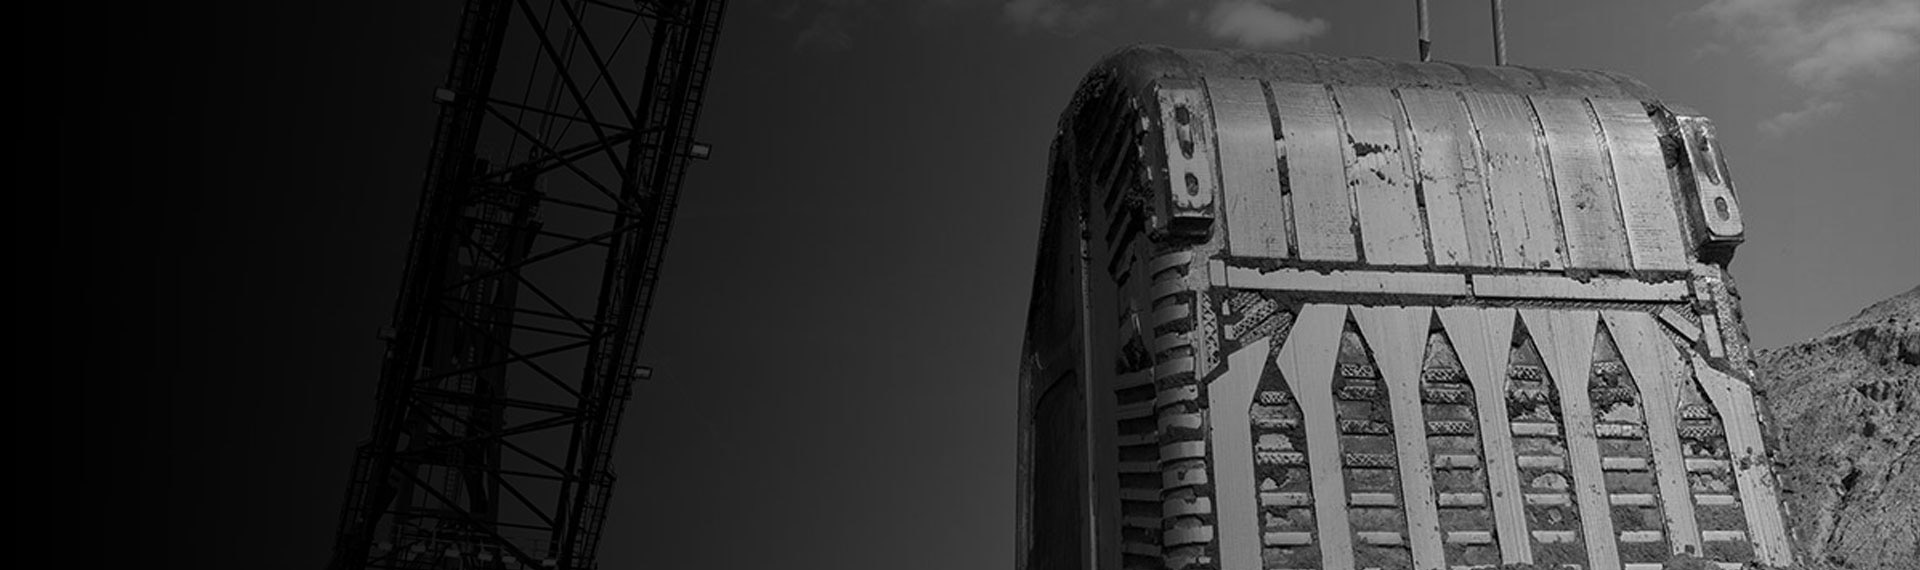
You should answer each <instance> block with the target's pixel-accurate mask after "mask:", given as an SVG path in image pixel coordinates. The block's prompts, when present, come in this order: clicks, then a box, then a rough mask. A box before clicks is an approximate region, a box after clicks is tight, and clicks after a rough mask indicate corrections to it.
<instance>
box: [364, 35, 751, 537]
mask: <svg viewBox="0 0 1920 570" xmlns="http://www.w3.org/2000/svg"><path fill="white" fill-rule="evenodd" d="M724 4H725V2H724V0H679V1H673V0H658V1H651V2H649V1H635V0H468V1H467V2H466V3H465V6H464V9H463V11H462V13H461V17H460V25H459V31H458V35H457V38H456V40H455V45H454V50H453V54H452V57H451V58H450V59H451V69H450V70H449V72H448V74H447V78H446V82H445V83H444V84H443V87H442V88H440V89H438V90H437V91H436V92H435V94H434V96H435V100H436V101H437V102H438V103H439V104H440V111H439V121H438V125H437V128H436V132H435V135H434V141H433V151H432V153H431V156H430V158H429V162H428V166H427V173H426V180H425V184H424V187H423V188H422V190H421V198H420V206H419V210H418V213H417V215H416V216H417V217H416V218H415V224H414V231H413V236H412V246H411V248H410V250H409V252H408V255H407V262H406V268H405V272H404V276H403V278H402V279H403V280H402V283H401V291H400V296H399V300H398V303H397V305H396V308H395V311H394V321H393V323H394V324H393V326H392V328H391V329H390V330H389V331H388V334H387V335H386V336H387V340H388V343H389V344H388V349H387V353H386V356H385V360H384V363H383V366H382V369H381V376H380V384H379V391H378V395H377V403H376V409H375V414H376V417H375V420H374V426H373V432H372V436H371V437H370V438H369V439H368V441H366V442H365V443H364V444H363V445H362V446H361V448H360V449H359V451H358V454H357V457H356V460H355V464H354V468H353V474H352V483H351V485H350V487H349V489H348V492H347V497H346V502H345V506H344V507H343V509H342V512H341V517H340V528H339V535H338V538H337V542H336V543H335V547H334V557H333V560H332V562H331V564H330V565H329V568H333V569H340V570H345V569H360V568H409V569H412V568H461V569H469V568H485V569H503V570H504V569H513V568H558V569H576V568H593V567H594V554H595V551H596V548H597V546H598V542H599V535H600V530H601V526H602V524H603V523H604V521H605V519H606V508H607V503H608V499H609V493H610V492H611V490H612V488H613V482H614V475H613V472H612V469H611V461H610V459H611V457H610V453H611V451H612V448H613V442H614V436H615V433H616V431H617V428H618V425H619V420H620V414H621V411H622V409H623V407H624V403H625V401H626V400H627V398H628V396H629V393H630V386H631V383H632V381H633V380H634V379H635V378H636V377H637V376H641V375H643V374H644V369H642V368H640V367H638V366H637V365H636V363H635V360H636V357H637V354H638V348H639V345H640V341H641V337H642V332H643V325H644V323H645V322H646V317H647V312H648V308H649V305H650V302H651V298H652V294H653V287H654V283H655V281H656V278H657V276H658V271H659V267H660V261H661V257H662V253H663V252H664V249H665V246H666V237H667V232H668V227H669V224H670V223H671V221H672V218H673V210H674V204H675V202H676V199H677V195H678V193H679V190H680V185H681V179H682V177H683V176H684V175H685V172H686V168H687V163H688V161H689V160H690V159H692V158H695V157H697V156H704V154H705V151H704V149H703V148H696V147H697V145H695V143H694V142H693V132H694V122H695V121H694V119H695V117H696V116H697V114H698V110H699V107H700V100H701V96H702V93H703V91H704V89H705V85H706V80H707V74H708V70H709V69H710V68H711V63H712V59H713V50H714V40H715V36H716V34H717V33H718V31H719V23H720V19H721V14H722V12H723V10H724Z"/></svg>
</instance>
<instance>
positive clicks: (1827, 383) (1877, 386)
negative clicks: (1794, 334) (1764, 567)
mask: <svg viewBox="0 0 1920 570" xmlns="http://www.w3.org/2000/svg"><path fill="white" fill-rule="evenodd" d="M1756 360H1757V361H1758V364H1759V382H1760V386H1761V388H1762V389H1763V390H1765V392H1766V394H1765V396H1766V399H1767V403H1768V406H1769V408H1770V409H1771V411H1772V414H1773V421H1774V422H1775V423H1776V424H1777V426H1778V427H1779V429H1778V434H1779V442H1778V443H1779V445H1780V448H1781V453H1780V454H1779V457H1778V459H1779V460H1780V461H1781V463H1782V465H1781V468H1782V469H1781V472H1780V483H1781V486H1782V488H1783V491H1784V495H1783V498H1784V499H1785V501H1786V506H1787V509H1788V521H1789V523H1790V524H1791V525H1792V530H1793V534H1794V540H1795V551H1794V554H1795V557H1796V558H1797V559H1799V560H1800V561H1801V565H1802V567H1804V568H1831V569H1872V570H1881V569H1885V570H1913V569H1916V568H1920V287H1915V288H1914V289H1912V290H1909V291H1907V292H1906V293H1902V294H1900V295H1898V296H1895V297H1893V298H1891V299H1887V300H1885V301H1881V302H1880V303H1878V304H1875V305H1873V306H1872V307H1868V308H1867V309H1866V310H1864V311H1861V312H1860V314H1859V315H1857V316H1855V317H1854V318H1852V319H1849V320H1848V321H1846V322H1844V323H1840V324H1839V325H1837V326H1835V327H1833V328H1832V329H1830V330H1828V331H1827V332H1826V334H1823V335H1821V336H1819V337H1817V338H1814V339H1810V340H1807V341H1805V342H1801V343H1798V344H1794V345H1790V346H1786V347H1782V348H1779V349H1775V350H1768V351H1762V352H1760V353H1759V354H1758V355H1757V357H1756Z"/></svg>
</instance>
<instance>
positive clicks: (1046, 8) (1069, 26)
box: [1000, 0, 1108, 36]
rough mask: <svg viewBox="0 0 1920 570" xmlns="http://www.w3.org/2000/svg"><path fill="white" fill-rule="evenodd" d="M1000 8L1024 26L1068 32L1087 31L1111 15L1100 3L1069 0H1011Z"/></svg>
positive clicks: (1063, 33)
mask: <svg viewBox="0 0 1920 570" xmlns="http://www.w3.org/2000/svg"><path fill="white" fill-rule="evenodd" d="M1000 11H1001V13H1002V14H1005V15H1006V17H1007V21H1010V22H1013V24H1014V26H1015V27H1018V28H1020V29H1022V30H1029V29H1040V30H1046V31H1049V32H1053V33H1056V34H1060V35H1067V36H1071V35H1074V34H1078V33H1080V32H1082V31H1085V30H1086V29H1087V28H1089V27H1092V26H1093V25H1094V24H1096V23H1099V22H1100V21H1101V20H1103V19H1106V17H1107V15H1108V12H1107V9H1106V8H1105V7H1104V6H1102V5H1100V4H1097V3H1092V2H1088V3H1084V4H1078V5H1075V4H1073V3H1070V2H1068V1H1067V0H1012V1H1010V2H1007V4H1006V5H1005V6H1003V7H1001V9H1000Z"/></svg>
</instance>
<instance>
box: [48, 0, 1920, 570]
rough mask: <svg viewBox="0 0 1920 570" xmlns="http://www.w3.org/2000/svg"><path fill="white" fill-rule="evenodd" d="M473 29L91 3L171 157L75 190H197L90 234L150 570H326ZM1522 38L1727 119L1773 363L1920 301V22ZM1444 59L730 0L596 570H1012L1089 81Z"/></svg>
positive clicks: (1513, 24)
mask: <svg viewBox="0 0 1920 570" xmlns="http://www.w3.org/2000/svg"><path fill="white" fill-rule="evenodd" d="M457 7H458V4H457V3H456V2H453V1H451V0H434V1H419V2H377V3H366V4H363V5H349V4H339V3H305V4H284V3H248V4H244V5H236V6H231V7H220V8H215V7H198V6H188V7H172V6H168V7H164V9H165V10H166V12H165V13H161V12H158V11H157V10H160V9H161V8H159V7H150V8H146V10H150V11H155V12H154V13H150V14H141V15H138V16H136V15H132V14H128V15H117V14H114V15H102V16H89V17H95V18H98V19H99V21H100V22H104V24H103V25H104V26H106V27H105V28H104V29H105V30H106V31H99V30H100V29H99V28H95V29H94V31H92V32H90V33H94V34H98V35H100V36H105V37H106V38H107V39H105V40H101V41H100V42H96V43H94V44H89V45H87V46H81V47H76V48H74V50H75V51H73V52H71V53H70V54H69V55H68V56H67V57H69V58H75V60H83V61H75V60H70V61H69V64H70V65H69V67H70V68H73V69H86V70H90V71H88V72H87V73H85V74H83V75H87V76H88V77H84V78H76V79H74V80H75V81H86V82H95V83H98V85H92V84H91V83H90V84H89V85H92V87H90V88H89V89H87V91H90V92H91V94H90V95H87V96H89V97H98V98H113V97H121V96H131V97H135V100H137V101H138V103H137V105H138V106H139V109H137V110H120V111H113V112H112V113H109V114H107V115H102V116H101V117H98V118H94V119H91V120H95V121H100V122H102V124H112V125H117V126H120V127H126V126H135V127H137V128H136V131H137V132H138V133H139V136H138V137H137V139H138V140H139V141H140V143H139V144H140V145H141V146H142V148H143V150H141V151H140V152H141V153H144V154H143V155H142V158H139V159H137V160H141V161H142V162H139V163H138V165H139V166H138V167H136V166H134V165H132V164H127V165H114V164H108V163H95V162H90V161H81V162H73V161H69V160H68V157H63V162H62V175H63V176H64V177H68V178H71V179H73V180H81V179H83V178H85V177H86V176H90V175H94V174H96V173H97V172H96V171H101V170H102V169H104V170H105V171H110V172H108V173H107V174H111V175H119V176H124V177H126V178H128V180H129V181H131V180H136V179H151V178H149V177H164V178H165V180H166V181H168V183H169V184H171V185H178V186H179V188H180V189H179V190H170V191H169V192H168V193H166V194H163V195H162V194H157V193H154V192H138V191H137V189H139V188H141V187H142V186H140V185H139V184H132V185H130V186H126V188H129V189H127V190H121V192H126V193H127V195H128V196H129V197H128V198H126V199H125V200H119V199H114V200H108V199H106V198H85V199H84V200H101V201H112V202H114V204H113V205H114V206H115V207H118V208H121V209H122V210H120V211H118V213H115V214H112V215H114V216H119V217H121V218H124V219H125V220H127V221H129V222H128V223H130V224H134V225H129V226H125V227H126V228H144V229H141V230H138V232H136V230H134V229H119V230H110V231H109V232H108V233H104V234H93V235H91V237H84V238H82V237H76V238H74V239H75V240H79V241H75V242H74V243H76V244H81V245H86V246H89V247H95V246H97V247H95V250H96V251H101V252H105V251H110V248H109V247H108V246H110V245H113V244H112V243H106V242H107V240H117V241H115V242H114V243H120V244H126V243H131V244H139V245H141V246H142V247H143V248H145V249H141V250H140V253H137V254H134V255H131V256H130V257H127V259H128V260H127V261H124V262H120V263H123V264H124V265H117V266H115V267H116V269H114V271H124V272H126V274H127V275H132V276H133V277H134V279H130V280H122V281H120V283H121V285H123V286H127V287H132V288H135V289H137V290H136V291H133V292H131V293H129V292H127V291H126V290H124V289H113V290H101V291H100V293H101V294H102V295H118V296H119V297H120V298H122V299H132V300H131V301H127V300H123V301H119V302H126V303H132V302H135V301H145V302H150V305H148V306H147V307H148V308H147V309H145V312H139V311H136V312H135V313H131V314H134V315H135V317H131V318H134V319H135V320H134V321H129V322H136V323H137V326H132V325H130V326H132V328H130V329H129V330H133V331H136V332H138V331H148V330H149V329H150V331H151V332H152V333H153V336H152V337H151V338H146V337H144V336H143V334H136V333H135V332H129V333H124V334H125V337H126V338H124V339H122V340H124V341H125V342H129V343H150V346H151V348H150V349H149V350H150V352H151V355H150V358H151V364H152V365H154V366H157V367H159V368H160V369H162V370H161V371H160V373H158V374H151V373H149V374H150V375H147V376H138V378H139V379H140V381H139V382H134V381H133V380H122V381H124V382H128V384H127V385H126V386H118V385H115V386H116V387H115V388H113V389H112V390H111V391H108V389H107V388H104V387H101V388H94V387H91V386H90V387H87V388H86V389H87V390H89V394H90V395H91V397H97V398H99V399H98V400H97V402H98V404H97V405H99V406H101V407H102V409H104V410H107V412H103V413H102V416H103V417H104V416H108V415H113V414H118V416H117V417H116V419H114V420H112V421H106V422H104V423H102V424H100V425H96V426H91V427H88V428H87V431H86V437H87V438H88V441H89V442H90V443H89V446H90V447H89V448H88V450H87V455H88V459H87V461H88V462H87V463H85V469H86V470H88V472H89V473H96V475H94V476H100V477H110V475H108V474H110V473H114V472H115V470H120V469H126V468H127V464H129V463H131V462H139V463H138V464H140V465H144V466H149V467H155V468H156V470H154V471H152V472H150V473H151V474H150V475H148V476H144V477H142V478H141V481H142V482H141V483H140V484H141V485H144V487H140V488H134V489H123V488H118V487H115V488H112V489H109V490H106V491H102V492H103V493H106V495H103V496H104V497H107V498H109V499H113V500H116V501H119V506H117V507H116V508H117V509H123V510H124V512H127V513H132V514H130V515H128V516H131V517H133V518H134V523H137V524H141V525H151V526H153V527H154V528H159V529H164V530H163V531H160V532H164V533H167V534H164V536H166V537H170V538H165V539H159V538H145V539H141V540H148V541H158V542H157V543H155V544H147V545H146V547H147V549H148V550H146V552H151V553H154V554H155V555H160V554H165V555H168V556H175V555H177V556H183V557H188V558H190V559H192V560H194V563H193V566H195V567H198V568H265V567H284V568H318V567H319V566H320V564H322V562H323V561H324V559H325V557H326V555H327V552H328V549H329V547H330V544H331V540H332V533H333V530H334V528H335V518H336V516H337V514H338V508H339V506H340V500H341V497H342V489H343V487H344V484H345V483H346V481H347V475H348V465H349V461H350V459H351V450H352V447H353V445H354V444H355V443H356V442H358V441H359V440H361V439H362V438H364V437H366V434H367V432H368V429H369V426H370V425H371V419H370V414H371V408H372V403H373V394H374V384H375V380H376V377H377V370H378V365H379V356H380V346H379V344H378V343H377V342H376V341H375V340H374V336H373V335H374V331H375V330H376V329H378V328H379V327H381V326H383V325H385V324H386V323H385V320H386V319H387V317H388V315H389V313H390V311H391V308H392V307H391V304H392V302H393V299H394V298H395V288H396V287H397V286H398V281H399V270H400V265H401V261H402V256H403V252H404V248H405V247H406V245H407V236H408V233H407V232H408V229H409V224H410V223H411V221H412V216H413V209H414V206H415V204H416V197H417V192H418V181H419V179H420V176H421V169H422V167H423V165H424V162H425V158H426V156H425V155H426V151H427V148H428V143H429V138H430V134H431V130H432V128H433V119H434V107H433V105H432V103H431V101H430V98H429V94H430V93H431V91H432V89H433V87H435V84H436V83H437V82H438V81H440V79H441V78H442V77H443V76H444V74H445V69H446V57H447V50H448V48H449V46H450V45H451V41H452V40H451V35H452V31H453V27H454V23H455V16H456V9H457ZM1508 11H1509V13H1508V15H1507V22H1508V34H1509V37H1508V43H1509V46H1510V51H1511V58H1512V60H1513V62H1514V63H1517V64H1523V65H1529V66H1539V67H1560V68H1568V67H1571V68H1591V69H1607V70H1613V71H1619V72H1623V73H1626V74H1628V75H1631V76H1634V77H1637V78H1639V79H1640V80H1642V81H1644V82H1645V83H1647V84H1648V85H1650V86H1651V87H1652V88H1653V89H1654V90H1655V91H1657V92H1659V93H1660V94H1662V95H1663V97H1664V98H1666V99H1667V100H1669V101H1672V102H1678V103H1683V104H1686V105H1689V106H1692V107H1694V108H1696V109H1699V110H1700V111H1702V112H1704V113H1705V114H1706V115H1708V116H1710V117H1712V118H1713V119H1714V121H1715V122H1716V124H1717V125H1718V127H1719V129H1720V134H1721V138H1722V140H1723V141H1724V142H1725V144H1726V148H1727V154H1728V160H1729V162H1730V165H1731V168H1732V169H1733V173H1734V179H1735V182H1736V184H1737V190H1738V194H1739V198H1740V201H1741V206H1742V209H1743V212H1744V214H1745V217H1746V223H1747V230H1748V236H1749V238H1748V242H1747V243H1746V245H1744V246H1743V247H1742V248H1741V249H1740V251H1739V254H1738V256H1737V258H1736V260H1735V263H1734V274H1735V276H1736V277H1737V279H1738V283H1739V286H1740V290H1741V293H1742V294H1743V296H1744V299H1745V309H1746V314H1747V318H1748V324H1749V326H1750V327H1751V330H1752V333H1753V337H1754V339H1755V341H1756V345H1757V346H1759V347H1777V346H1781V345H1783V344H1787V343H1791V342H1794V341H1797V340H1799V339H1804V338H1807V337H1810V336H1814V335H1816V334H1818V333H1820V332H1821V331H1822V330H1824V329H1825V328H1826V327H1827V326H1829V325H1831V324H1833V323H1836V322H1839V321H1841V320H1844V319H1846V318H1847V317H1849V316H1852V314H1853V312H1855V311H1857V310H1859V309H1860V308H1862V307H1864V306H1865V305H1867V304H1869V303H1872V302H1874V301H1877V300H1879V299H1882V298H1885V297H1888V296H1891V295H1893V294H1896V293H1899V292H1902V291H1905V290H1907V289H1909V288H1912V287H1913V286H1915V284H1917V283H1920V253H1916V249H1920V225H1916V224H1915V223H1914V219H1915V217H1916V216H1917V215H1920V182H1916V177H1915V175H1916V173H1920V167H1916V164H1920V136H1917V135H1916V133H1920V112H1916V111H1915V110H1914V107H1915V105H1916V104H1917V102H1920V97H1916V94H1920V2H1917V1H1915V0H1846V1H1821V2H1813V1H1795V0H1746V1H1732V2H1730V1H1726V0H1720V1H1716V2H1710V3H1701V2H1652V1H1634V2H1573V1H1551V2H1549V1H1515V2H1508ZM1433 16H1434V32H1433V37H1434V42H1435V46H1436V47H1435V58H1436V59H1442V60H1451V61H1459V62H1466V63H1490V60H1491V56H1490V53H1491V49H1490V41H1489V39H1488V34H1489V30H1490V25H1489V23H1488V18H1487V15H1486V3H1485V2H1450V1H1440V2H1435V3H1434V6H1433ZM1413 38H1414V23H1413V5H1412V2H1405V1H1393V2H1310V1H1304V0H1299V1H1292V2H1259V1H1253V0H1192V1H1171V0H1158V1H1154V0H1121V1H1109V2H1090V1H1085V0H1013V1H1011V2H1008V1H1003V0H734V1H733V2H732V3H731V5H730V7H729V11H728V15H727V21H726V23H725V27H724V30H723V32H722V34H721V39H720V48H719V53H718V58H717V62H716V67H715V69H714V75H713V81H712V84H711V86H710V96H709V98H708V100H707V104H706V107H705V113H704V114H703V116H702V117H701V133H702V135H701V138H702V139H703V140H705V141H707V142H710V143H711V144H712V145H713V146H714V149H715V150H714V155H713V158H712V160H709V161H706V162H700V163H696V164H695V165H694V168H693V170H692V173H691V175H690V177H689V181H688V185H687V188H686V192H685V195H684V199H683V202H682V205H681V209H680V214H679V218H678V222H677V226H676V228H675V233H674V235H673V242H672V244H673V245H672V249H671V252H670V254H669V256H668V259H667V262H666V266H665V268H664V278H663V280H662V282H661V286H660V289H659V291H658V298H657V302H658V303H659V308H658V309H657V310H656V311H655V312H654V314H653V318H652V322H651V323H650V325H651V327H650V331H651V332H650V335H649V339H648V345H647V346H646V350H645V357H644V358H643V360H644V361H646V362H647V363H649V364H651V365H652V366H654V368H655V369H656V373H655V380H654V381H652V382H651V383H648V384H645V385H643V386H640V387H639V388H638V389H637V393H636V400H635V402H634V403H633V405H632V406H631V407H630V408H629V411H628V415H627V417H626V422H625V424H624V426H623V429H622V436H621V440H620V444H619V451H618V455H617V461H618V464H619V471H620V473H621V474H622V479H621V482H620V485H619V487H618V490H617V491H616V493H615V496H614V507H613V511H612V518H611V520H610V522H609V526H608V528H607V536H606V539H605V541H604V543H603V544H604V546H603V547H602V559H603V560H602V565H601V567H602V568H605V569H608V570H616V569H619V570H624V569H628V568H654V567H659V568H686V569H696V568H697V569H749V568H753V569H759V568H783V569H835V570H859V569H872V570H893V569H903V568H912V569H928V570H945V569H955V570H958V569H986V568H1006V567H1009V566H1010V565H1011V563H1012V559H1013V552H1012V540H1013V536H1014V535H1013V505H1014V497H1013V467H1014V464H1013V452H1014V389H1015V363H1016V356H1017V352H1018V348H1019V344H1020V336H1021V327H1022V323H1023V320H1024V318H1025V311H1026V306H1027V294H1028V287H1029V286H1030V280H1031V277H1032V270H1033V268H1032V263H1033V259H1034V254H1035V245H1036V243H1037V238H1038V236H1037V230H1038V221H1039V215H1040V205H1041V202H1040V199H1041V190H1042V183H1043V173H1044V168H1045V161H1046V154H1047V146H1048V143H1049V140H1050V138H1051V136H1052V132H1053V128H1054V124H1055V121H1056V119H1057V116H1058V114H1059V113H1060V111H1061V110H1062V109H1063V108H1064V107H1065V105H1066V103H1067V100H1068V98H1069V96H1070V95H1071V94H1072V91H1073V88H1074V86H1075V85H1076V84H1077V83H1078V82H1079V81H1080V79H1081V76H1082V74H1083V73H1085V71H1086V70H1087V69H1088V68H1089V67H1090V66H1091V65H1092V64H1093V63H1094V62H1095V61H1096V60H1097V59H1099V58H1100V57H1101V56H1102V55H1103V54H1106V53H1109V52H1111V51H1113V50H1115V49H1117V48H1119V47H1121V46H1124V45H1128V44H1132V43H1160V44H1167V45H1173V46H1183V47H1207V46H1220V47H1227V46H1246V47H1256V48H1267V49H1291V50H1304V51H1316V52H1323V53H1329V54H1336V55H1370V56H1379V57H1391V58H1406V59H1411V58H1414V57H1415V51H1414V42H1413ZM116 42H117V43H116ZM101 46H108V47H101ZM87 58H91V59H87ZM81 66H84V67H81ZM134 94H137V96H136V95H134ZM116 101H117V104H125V103H126V100H117V99H116ZM114 108H116V109H119V108H121V107H118V106H116V107H114ZM61 136H62V139H63V144H65V143H66V142H68V140H69V139H80V138H86V137H81V136H80V135H78V134H73V133H69V132H67V131H66V130H63V132H62V135H61ZM81 143H84V144H88V145H94V146H91V147H73V148H82V149H88V148H90V149H93V150H95V151H104V150H107V149H106V147H105V146H102V145H105V143H101V142H98V141H92V142H88V141H81ZM81 143H76V144H81ZM116 152H126V149H124V148H121V149H119V150H117V151H116ZM76 160H77V159H76ZM63 183H65V182H63ZM75 200H83V199H82V198H75ZM85 205H87V204H78V205H76V206H75V207H79V206H85ZM144 207H152V208H155V209H154V210H153V211H155V212H167V213H169V214H171V215H173V216H175V217H174V218H170V219H169V220H178V221H154V220H153V219H150V218H149V217H148V216H146V215H145V212H142V211H140V210H139V209H140V208H144ZM63 219H64V218H63ZM149 230H151V233H139V232H147V231H149ZM71 231H73V232H74V234H75V235H76V236H78V235H80V234H82V233H87V232H83V231H82V230H79V229H73V230H71ZM113 232H119V233H113ZM113 251H119V250H113ZM102 255H108V254H105V253H103V254H102ZM111 255H120V256H126V255H127V254H125V252H124V251H119V253H113V254H111ZM91 271H106V270H104V269H98V268H94V269H91ZM149 278H150V279H149ZM142 279H147V280H148V281H150V283H149V282H148V281H141V280H142ZM92 287H106V286H105V285H96V286H92ZM88 291H93V289H88ZM100 310H102V311H104V310H105V309H100ZM121 318H129V317H121ZM141 326H144V327H145V328H139V327H141ZM97 334H101V335H110V334H118V333H114V332H113V331H105V332H98V333H97ZM132 365H133V364H129V366H132ZM96 391H97V392H98V393H95V392H96ZM115 422H118V423H115ZM103 500H105V499H103ZM166 513H175V515H167V514H166ZM181 513H190V516H189V515H187V514H181ZM130 524H133V523H130ZM142 544H145V543H142Z"/></svg>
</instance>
